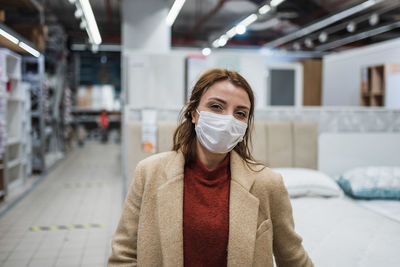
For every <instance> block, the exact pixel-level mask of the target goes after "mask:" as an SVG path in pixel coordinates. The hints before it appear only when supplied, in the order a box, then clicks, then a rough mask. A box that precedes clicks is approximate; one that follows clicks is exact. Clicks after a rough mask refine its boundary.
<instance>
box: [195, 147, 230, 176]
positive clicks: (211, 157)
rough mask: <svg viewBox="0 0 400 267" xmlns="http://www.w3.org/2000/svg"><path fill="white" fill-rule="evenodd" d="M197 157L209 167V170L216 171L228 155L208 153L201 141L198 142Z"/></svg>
mask: <svg viewBox="0 0 400 267" xmlns="http://www.w3.org/2000/svg"><path fill="white" fill-rule="evenodd" d="M196 149H197V151H196V152H197V157H198V158H199V160H200V161H201V162H202V163H203V164H204V166H206V167H207V169H209V170H212V169H215V168H216V167H217V166H218V165H219V164H220V163H221V162H222V161H223V160H224V159H225V157H226V155H227V154H228V153H224V154H217V153H212V152H210V151H208V150H207V149H206V148H205V147H203V146H202V145H201V144H200V142H199V140H196Z"/></svg>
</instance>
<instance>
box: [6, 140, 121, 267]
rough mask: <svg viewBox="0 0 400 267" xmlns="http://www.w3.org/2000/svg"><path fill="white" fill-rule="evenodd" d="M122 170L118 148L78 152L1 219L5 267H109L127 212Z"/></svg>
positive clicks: (90, 148) (88, 146)
mask: <svg viewBox="0 0 400 267" xmlns="http://www.w3.org/2000/svg"><path fill="white" fill-rule="evenodd" d="M120 169H121V159H120V146H119V145H117V144H106V145H102V144H98V143H87V144H86V145H85V146H84V147H83V148H79V147H77V148H75V149H74V150H73V151H72V152H71V153H70V154H68V156H67V157H66V158H65V159H63V161H62V162H61V163H60V164H58V165H57V166H56V167H55V168H54V169H53V170H51V172H50V173H48V174H47V176H46V178H45V179H44V180H42V182H41V183H40V184H38V186H36V187H35V188H34V189H33V190H32V191H31V192H30V193H29V194H28V195H27V196H26V197H24V198H23V199H22V200H21V201H20V202H18V203H17V204H16V205H15V206H14V207H12V208H11V209H10V210H9V211H8V212H7V213H5V214H4V215H3V216H2V217H0V266H2V267H19V266H24V267H25V266H38V267H47V266H54V267H58V266H59V267H61V266H64V267H67V266H74V267H75V266H82V267H84V266H93V267H94V266H99V267H100V266H106V264H107V258H108V255H109V253H110V242H111V238H112V235H113V234H114V231H115V227H116V225H117V223H118V220H119V217H120V213H121V208H122V201H123V200H122V178H121V171H120ZM35 227H38V228H35ZM40 227H42V228H40Z"/></svg>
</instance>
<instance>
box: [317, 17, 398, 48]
mask: <svg viewBox="0 0 400 267" xmlns="http://www.w3.org/2000/svg"><path fill="white" fill-rule="evenodd" d="M397 28H400V21H397V22H394V23H389V24H386V25H384V26H380V27H377V28H374V29H372V30H368V31H364V32H361V33H358V34H352V35H351V36H348V37H345V38H342V39H339V40H335V41H332V42H329V43H326V44H323V45H319V46H317V47H316V48H315V50H317V51H326V50H330V49H333V48H336V47H340V46H343V45H346V44H350V43H354V42H356V41H360V40H362V39H365V38H369V37H372V36H374V35H378V34H381V33H384V32H388V31H391V30H393V29H397Z"/></svg>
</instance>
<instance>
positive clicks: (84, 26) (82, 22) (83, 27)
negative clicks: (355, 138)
mask: <svg viewBox="0 0 400 267" xmlns="http://www.w3.org/2000/svg"><path fill="white" fill-rule="evenodd" d="M86 26H87V23H86V21H85V20H84V19H83V20H82V21H81V23H80V24H79V27H80V28H81V30H83V29H85V28H86Z"/></svg>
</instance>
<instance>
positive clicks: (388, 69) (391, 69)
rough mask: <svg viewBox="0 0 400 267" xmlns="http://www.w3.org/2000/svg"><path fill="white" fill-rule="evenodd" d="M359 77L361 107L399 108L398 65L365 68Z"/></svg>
mask: <svg viewBox="0 0 400 267" xmlns="http://www.w3.org/2000/svg"><path fill="white" fill-rule="evenodd" d="M361 75H362V82H361V99H360V100H361V101H360V103H361V106H377V107H389V108H399V107H400V100H399V99H400V90H399V86H400V64H381V65H375V66H369V67H365V68H363V69H362V70H361Z"/></svg>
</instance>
